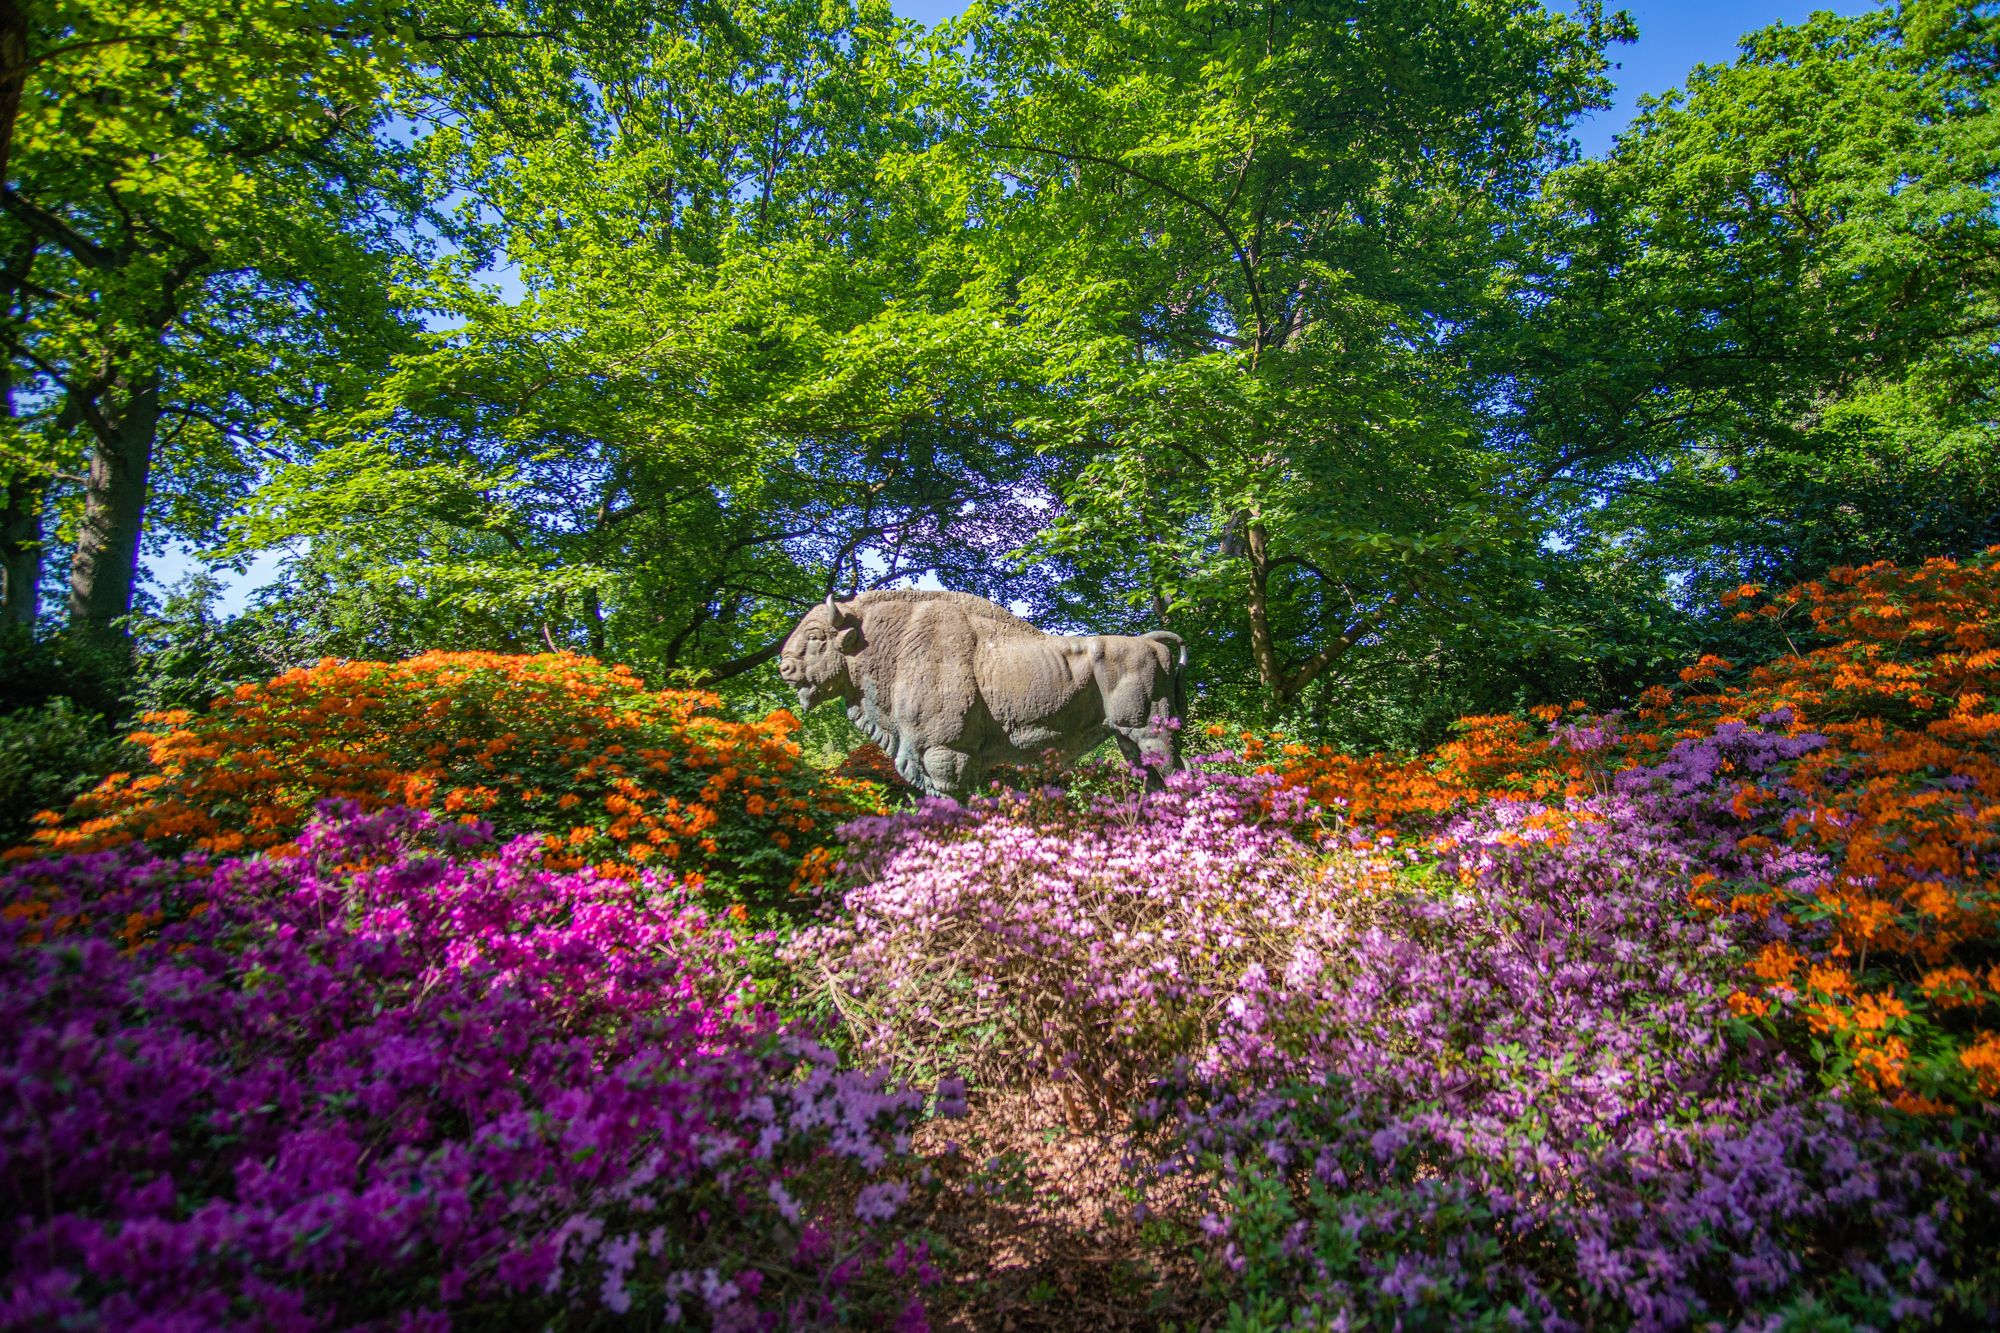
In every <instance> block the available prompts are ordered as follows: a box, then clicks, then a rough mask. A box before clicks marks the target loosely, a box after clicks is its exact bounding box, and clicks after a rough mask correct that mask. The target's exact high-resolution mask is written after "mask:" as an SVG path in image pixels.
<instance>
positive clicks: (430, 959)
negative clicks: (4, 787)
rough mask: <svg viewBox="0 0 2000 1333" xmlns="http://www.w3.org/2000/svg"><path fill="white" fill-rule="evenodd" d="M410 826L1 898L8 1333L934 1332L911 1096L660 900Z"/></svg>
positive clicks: (99, 857) (478, 833)
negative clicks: (608, 1324) (641, 1323)
mask: <svg viewBox="0 0 2000 1333" xmlns="http://www.w3.org/2000/svg"><path fill="white" fill-rule="evenodd" d="M487 837H488V834H487V831H486V830H485V829H483V828H468V827H464V826H460V825H458V824H455V823H448V822H439V821H437V820H436V819H435V818H434V817H433V816H430V815H427V814H421V813H414V812H410V811H407V810H392V811H386V812H381V813H375V814H367V815H360V814H355V813H352V812H351V811H350V812H349V813H348V814H346V815H344V816H342V817H340V818H337V819H331V820H329V821H327V822H322V823H317V824H314V825H312V826H310V827H309V828H308V829H307V830H306V831H305V832H304V834H303V836H302V837H300V838H299V840H298V847H297V851H296V854H293V855H289V856H286V857H283V858H262V859H245V860H224V861H220V862H217V863H214V864H209V863H207V862H206V861H204V860H203V859H201V858H200V857H189V858H186V859H180V860H169V859H159V858H155V857H149V856H147V855H144V854H142V853H139V852H137V851H133V850H120V851H111V852H102V853H96V854H92V855H86V856H76V857H69V858H64V859H57V860H50V861H43V862H37V863H32V864H28V865H25V866H20V867H17V868H15V869H14V870H12V871H11V872H10V873H9V874H7V876H6V877H5V878H4V880H3V881H0V901H4V909H0V1251H4V1253H5V1255H6V1258H7V1267H8V1272H9V1276H8V1278H7V1279H6V1281H5V1285H4V1287H0V1325H4V1326H7V1327H37V1328H41V1327H58V1326H60V1327H66V1328H104V1329H120V1330H124V1329H136V1328H141V1327H147V1328H161V1329H166V1328H185V1329H195V1328H203V1329H207V1328H228V1327H242V1328H253V1327H254V1328H259V1329H279V1328H284V1329H316V1328H346V1327H358V1326H364V1325H366V1326H376V1327H383V1328H388V1327H398V1328H405V1327H435V1328H444V1327H447V1326H449V1324H450V1322H451V1318H452V1317H453V1316H456V1317H458V1319H459V1320H460V1321H461V1326H466V1327H501V1326H504V1327H542V1326H544V1325H546V1324H548V1323H550V1322H551V1321H565V1320H571V1319H572V1318H573V1320H574V1321H576V1322H583V1323H589V1322H591V1321H592V1320H593V1319H594V1318H597V1317H601V1316H605V1315H610V1314H618V1313H621V1312H625V1311H628V1310H634V1309H637V1310H641V1311H644V1312H645V1314H646V1318H647V1319H649V1320H652V1321H655V1322H657V1321H658V1320H659V1319H660V1318H661V1317H666V1318H669V1319H675V1318H678V1319H681V1320H684V1321H686V1322H689V1323H692V1324H696V1325H701V1326H708V1325H711V1324H712V1325H713V1326H715V1327H719V1328H751V1327H762V1326H770V1325H771V1324H773V1323H776V1322H783V1323H785V1324H787V1325H817V1324H819V1323H822V1322H833V1321H835V1320H836V1319H852V1318H854V1317H855V1316H856V1315H857V1313H862V1312H868V1311H874V1312H875V1313H876V1314H877V1315H878V1316H879V1317H880V1318H881V1319H882V1320H884V1321H886V1320H889V1319H891V1318H894V1317H897V1316H904V1317H907V1318H910V1319H916V1318H917V1317H918V1316H919V1311H918V1309H916V1308H915V1307H916V1303H917V1302H918V1301H919V1300H920V1295H919V1293H920V1289H921V1287H922V1286H923V1284H924V1283H925V1282H926V1281H928V1280H930V1278H931V1277H933V1276H934V1270H933V1269H932V1267H931V1265H930V1261H929V1259H928V1258H927V1256H926V1254H925V1252H924V1250H923V1248H922V1247H921V1245H920V1244H917V1243H916V1242H914V1241H913V1240H911V1239H909V1238H907V1237H904V1236H901V1235H898V1234H896V1226H897V1223H896V1222H895V1218H896V1215H897V1213H898V1209H899V1205H900V1203H901V1201H902V1199H903V1198H904V1197H905V1195H906V1194H907V1192H908V1190H909V1188H910V1175H911V1165H912V1164H911V1162H910V1159H909V1155H908V1153H907V1151H906V1147H905V1145H906V1140H905V1139H904V1138H903V1137H902V1136H903V1132H904V1130H905V1128H906V1127H907V1125H908V1123H909V1121H910V1120H911V1118H912V1116H913V1115H914V1114H915V1113H916V1111H917V1110H918V1109H919V1107H920V1104H921V1099H920V1098H918V1097H917V1096H915V1095H914V1094H912V1093H910V1092H907V1091H900V1090H897V1089H894V1088H889V1087H886V1086H885V1085H884V1084H883V1083H882V1081H881V1080H880V1079H878V1078H874V1077H865V1076H862V1075H860V1074H856V1073H853V1072H847V1071H843V1070H840V1069H839V1068H837V1067H836V1065H835V1062H834V1060H833V1057H832V1056H831V1055H830V1054H829V1053H828V1052H827V1051H826V1050H824V1049H823V1048H821V1047H819V1046H817V1045H815V1044H813V1043H812V1042H811V1041H809V1040H806V1039H805V1038H804V1037H802V1036H800V1035H798V1034H796V1033H794V1032H793V1031H791V1030H790V1029H789V1028H787V1027H786V1026H785V1025H784V1024H782V1023H780V1022H779V1021H778V1020H777V1019H776V1018H774V1017H773V1016H772V1015H771V1014H770V1013H768V1012H766V1011H764V1010H761V1009H758V1008H756V1007H754V1006H752V1005H750V1004H748V1003H747V1002H745V1001H743V1000H741V999H739V998H738V996H737V994H736V988H737V983H736V981H735V980H734V979H733V978H734V972H733V970H732V968H731V966H730V955H731V953H732V952H733V950H734V949H735V947H736V943H735V941H734V940H733V938H732V937H731V936H730V935H729V933H728V932H727V931H725V930H724V929H722V928H721V927H720V926H719V925H718V924H717V923H716V922H715V921H714V920H711V919H710V918H709V917H708V916H707V915H705V914H704V913H703V912H702V911H701V910H700V909H699V908H698V907H696V906H693V905H692V904H691V903H690V902H688V901H687V900H686V899H685V898H684V896H683V895H681V894H680V893H679V892H678V891H677V890H676V888H675V887H674V886H673V885H672V884H671V883H670V882H664V881H662V882H655V883H651V884H649V885H648V886H647V892H645V893H644V894H638V895H635V894H634V892H633V891H632V888H631V887H630V886H628V885H627V884H625V883H624V882H622V881H620V880H617V879H611V878H606V877H602V876H599V875H596V874H594V873H591V872H580V873H570V874H559V873H554V872H551V871H549V870H547V869H545V868H542V867H540V866H538V865H537V863H536V858H535V855H534V853H535V851H536V847H535V844H534V842H533V840H532V839H521V840H517V841H515V842H513V843H511V844H508V845H507V846H505V847H504V848H501V849H497V850H496V849H495V848H493V847H491V846H482V845H481V844H482V843H484V842H485V840H486V839H487Z"/></svg>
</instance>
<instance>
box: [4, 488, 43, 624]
mask: <svg viewBox="0 0 2000 1333" xmlns="http://www.w3.org/2000/svg"><path fill="white" fill-rule="evenodd" d="M42 490H43V482H42V479H41V478H40V477H22V476H16V477H15V478H13V479H12V480H11V481H9V482H8V483H7V501H6V507H5V508H4V509H0V624H6V625H23V626H32V625H33V624H34V623H35V609H36V598H37V596H38V595H39V593H40V592H41V587H42Z"/></svg>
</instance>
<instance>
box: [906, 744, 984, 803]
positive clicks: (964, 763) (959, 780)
mask: <svg viewBox="0 0 2000 1333" xmlns="http://www.w3.org/2000/svg"><path fill="white" fill-rule="evenodd" d="M923 769H924V781H923V782H922V783H920V784H919V785H920V786H922V787H923V788H924V789H925V790H926V791H927V792H929V793H930V794H931V795H932V796H962V795H964V793H965V790H966V788H967V787H970V786H971V785H972V781H973V779H974V778H976V777H978V776H979V772H978V766H977V765H976V764H975V763H974V762H973V759H972V756H971V755H969V754H966V753H965V752H964V751H962V750H954V749H952V748H951V747H950V746H949V745H933V746H931V747H930V748H929V749H927V750H925V751H924V761H923Z"/></svg>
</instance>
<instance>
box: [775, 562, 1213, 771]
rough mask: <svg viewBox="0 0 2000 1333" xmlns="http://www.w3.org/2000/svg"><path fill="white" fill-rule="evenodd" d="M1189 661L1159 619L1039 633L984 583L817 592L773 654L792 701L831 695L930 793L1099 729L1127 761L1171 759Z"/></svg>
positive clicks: (1090, 739) (1073, 753) (1176, 758)
mask: <svg viewBox="0 0 2000 1333" xmlns="http://www.w3.org/2000/svg"><path fill="white" fill-rule="evenodd" d="M1186 666H1187V651H1186V649H1185V648H1183V647H1182V646H1181V641H1180V636H1179V635H1176V634H1169V633H1167V632H1165V631H1164V630H1156V631H1154V632H1153V633H1151V634H1145V635H1140V636H1136V637H1135V636H1132V635H1127V634H1088V635H1076V636H1072V635H1063V634H1044V633H1043V632H1042V631H1041V630H1038V629H1036V628H1035V627H1034V626H1033V625H1030V624H1029V623H1028V622H1027V621H1025V620H1022V619H1021V618H1020V617H1018V616H1016V615H1013V614H1012V613H1010V612H1008V611H1007V610H1006V609H1005V608H1003V607H999V606H995V605H994V604H993V603H992V602H989V601H987V600H986V599H985V598H983V597H974V596H972V595H970V594H969V593H962V592H921V591H904V590H896V591H888V592H864V593H861V594H859V595H858V596H856V597H854V598H852V599H851V600H849V601H845V602H836V601H835V600H834V599H833V598H831V597H829V598H827V599H826V602H825V604H824V605H821V606H816V607H814V608H813V609H812V610H811V611H809V612H808V613H807V614H806V616H805V618H804V619H803V620H801V621H799V624H798V628H797V629H794V630H793V631H792V633H791V637H789V638H787V639H786V640H785V646H784V649H783V651H782V652H780V653H779V655H778V674H779V675H780V676H782V677H784V680H785V683H786V684H787V685H789V686H791V687H792V688H793V689H795V690H797V691H798V695H799V705H800V707H802V708H811V707H812V706H813V705H815V704H817V703H820V702H822V701H823V700H826V699H839V700H841V701H842V702H843V703H845V704H846V706H847V716H848V717H849V718H851V719H852V720H853V722H854V725H855V726H857V727H859V728H860V729H861V730H862V732H863V733H865V734H866V735H867V736H868V738H869V739H871V740H873V741H874V742H875V743H876V744H877V745H880V746H881V747H882V748H883V749H884V750H886V751H887V752H888V754H889V758H890V759H891V760H892V761H893V762H894V763H895V765H896V771H897V772H898V773H901V774H902V775H903V777H904V778H905V779H906V780H908V781H909V782H910V784H911V785H912V786H915V787H917V788H918V789H919V790H921V791H923V792H924V793H926V794H927V795H931V796H958V795H961V794H963V793H965V792H966V791H968V790H970V789H971V788H972V787H973V786H974V785H975V784H976V783H977V782H978V781H979V777H980V775H981V774H982V773H984V772H985V771H986V769H987V768H988V767H990V766H991V765H993V764H1005V763H1025V762H1028V761H1031V760H1033V759H1035V758H1037V757H1038V756H1040V755H1042V754H1043V753H1044V752H1046V751H1049V750H1055V751H1056V752H1057V753H1058V754H1060V755H1061V757H1062V759H1063V760H1064V761H1065V762H1067V761H1069V760H1073V759H1075V758H1076V757H1077V756H1079V755H1081V754H1083V753H1084V752H1085V751H1087V750H1089V749H1091V748H1092V747H1093V746H1095V745H1097V744H1098V743H1099V742H1100V741H1102V740H1103V739H1104V738H1105V737H1107V736H1109V737H1110V738H1111V739H1112V740H1114V741H1116V742H1117V743H1118V748H1119V750H1120V751H1122V752H1123V753H1124V755H1125V758H1126V760H1127V762H1130V763H1134V764H1139V763H1145V764H1148V765H1150V766H1151V767H1152V768H1153V771H1154V772H1155V773H1156V774H1157V773H1160V772H1164V771H1167V770H1171V769H1175V768H1178V767H1180V743H1179V739H1180V738H1179V719H1180V718H1181V717H1182V716H1184V715H1185V713H1186V711H1187V710H1186V697H1185V690H1184V686H1183V683H1182V675H1183V673H1184V671H1185V668H1186Z"/></svg>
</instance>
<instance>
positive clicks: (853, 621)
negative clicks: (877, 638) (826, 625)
mask: <svg viewBox="0 0 2000 1333" xmlns="http://www.w3.org/2000/svg"><path fill="white" fill-rule="evenodd" d="M826 617H827V619H828V620H831V621H832V622H833V626H834V628H835V629H843V628H845V627H847V626H849V625H859V624H860V623H861V617H860V616H858V615H856V614H855V613H854V612H853V611H843V610H841V609H840V607H839V605H837V604H836V603H835V602H834V600H833V594H832V593H828V594H827V595H826Z"/></svg>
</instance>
